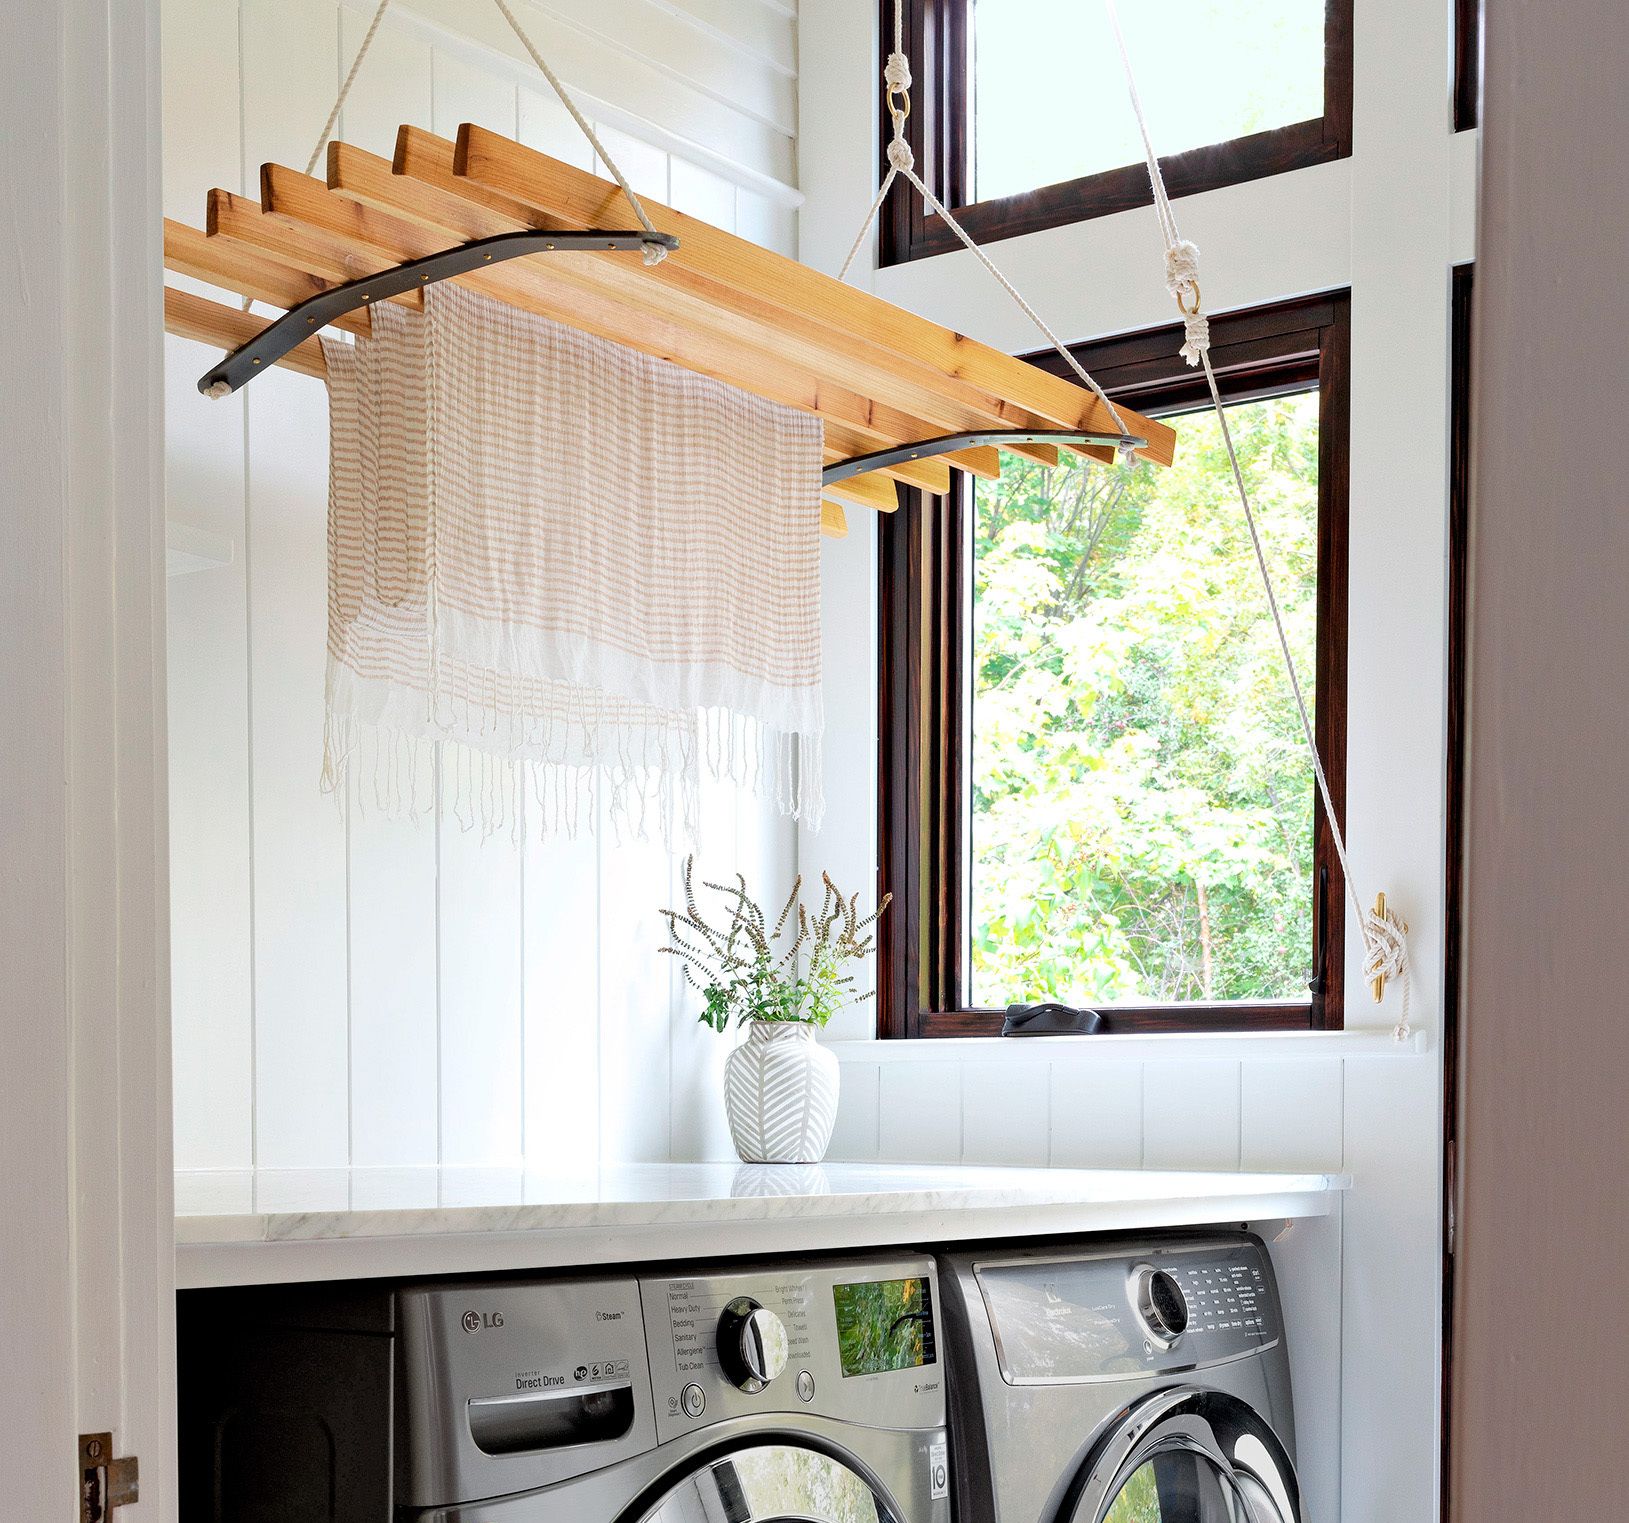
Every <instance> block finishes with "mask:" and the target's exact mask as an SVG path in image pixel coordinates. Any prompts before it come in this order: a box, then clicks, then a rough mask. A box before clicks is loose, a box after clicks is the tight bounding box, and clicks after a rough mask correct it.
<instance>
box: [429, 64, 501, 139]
mask: <svg viewBox="0 0 1629 1523" xmlns="http://www.w3.org/2000/svg"><path fill="white" fill-rule="evenodd" d="M434 77H435V101H434V108H433V111H434V115H433V118H432V120H431V124H430V125H431V128H432V129H433V130H434V131H435V132H437V133H439V134H440V135H441V136H442V137H447V138H450V137H456V136H457V134H458V128H459V126H460V124H462V123H464V122H474V123H476V124H477V125H478V126H481V127H489V128H491V129H492V131H494V132H501V133H503V134H504V136H506V137H513V136H514V135H515V130H516V123H515V91H516V88H517V87H516V85H515V82H514V81H513V80H512V79H508V78H505V77H504V76H502V75H498V74H493V73H492V72H490V71H489V70H486V69H482V68H481V67H480V66H479V65H478V64H476V63H475V62H473V61H472V60H471V59H470V58H468V57H467V56H466V55H465V54H463V53H462V52H456V51H454V50H452V49H449V48H437V49H436V50H435V69H434Z"/></svg>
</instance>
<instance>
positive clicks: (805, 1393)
mask: <svg viewBox="0 0 1629 1523" xmlns="http://www.w3.org/2000/svg"><path fill="white" fill-rule="evenodd" d="M798 1400H799V1401H813V1400H814V1376H813V1375H811V1374H810V1373H809V1372H808V1371H807V1370H799V1371H798Z"/></svg>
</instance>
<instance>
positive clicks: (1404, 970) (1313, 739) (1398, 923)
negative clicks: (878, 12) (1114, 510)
mask: <svg viewBox="0 0 1629 1523" xmlns="http://www.w3.org/2000/svg"><path fill="white" fill-rule="evenodd" d="M1104 4H1105V6H1107V8H1108V13H1109V24H1110V25H1111V26H1112V27H1113V29H1114V40H1115V43H1116V44H1117V46H1118V47H1119V49H1120V63H1121V66H1122V67H1123V68H1124V70H1125V76H1126V88H1127V90H1128V91H1129V93H1130V96H1131V109H1132V111H1133V112H1134V113H1135V114H1136V117H1137V130H1138V132H1139V133H1140V134H1141V135H1142V140H1143V151H1144V153H1145V154H1146V156H1147V160H1148V180H1149V184H1150V186H1151V187H1152V189H1153V192H1154V211H1155V215H1156V216H1157V218H1158V219H1159V226H1160V236H1161V238H1162V239H1163V241H1164V243H1165V283H1166V288H1167V289H1168V290H1169V291H1170V293H1171V295H1172V296H1173V297H1174V298H1175V299H1176V303H1177V308H1178V310H1179V311H1180V312H1181V313H1182V317H1183V323H1184V328H1185V334H1184V342H1183V345H1182V349H1181V353H1182V356H1183V358H1184V359H1186V360H1187V362H1188V363H1189V364H1190V365H1202V366H1203V367H1204V371H1205V382H1206V385H1207V386H1208V387H1209V388H1210V398H1211V403H1212V405H1213V406H1214V407H1215V409H1216V417H1217V421H1218V422H1219V423H1220V424H1221V426H1222V442H1223V443H1224V444H1225V445H1226V446H1227V458H1228V463H1229V464H1230V465H1231V466H1232V469H1233V482H1234V485H1235V486H1237V487H1238V489H1239V503H1240V506H1241V507H1243V509H1244V521H1245V524H1246V526H1247V527H1248V528H1249V530H1250V544H1251V547H1252V549H1253V550H1254V551H1255V556H1256V566H1257V569H1258V570H1259V571H1260V572H1261V585H1262V589H1263V590H1264V591H1265V593H1266V595H1267V607H1268V610H1269V612H1271V614H1272V616H1273V628H1274V629H1275V630H1276V631H1277V633H1278V648H1279V650H1280V651H1281V652H1282V653H1283V656H1284V670H1285V672H1286V673H1287V674H1288V676H1289V679H1290V689H1291V691H1292V692H1293V693H1294V694H1295V707H1296V710H1297V711H1298V713H1299V714H1300V716H1301V733H1302V735H1303V737H1304V738H1305V740H1306V743H1307V751H1308V753H1309V754H1310V755H1311V757H1312V770H1313V773H1314V775H1315V776H1316V778H1317V781H1318V793H1319V796H1320V797H1321V798H1322V799H1323V805H1324V818H1325V819H1326V820H1327V821H1328V824H1329V835H1330V839H1331V840H1332V841H1333V842H1334V843H1335V855H1336V856H1337V857H1338V858H1339V859H1340V864H1341V876H1342V878H1343V879H1344V881H1345V883H1346V893H1347V897H1348V898H1349V899H1350V900H1351V902H1352V908H1353V909H1354V910H1356V912H1357V917H1358V926H1359V928H1360V930H1361V932H1362V935H1363V947H1364V958H1363V976H1364V977H1365V978H1366V979H1369V980H1371V981H1372V980H1374V979H1376V978H1386V979H1388V980H1389V979H1393V978H1401V979H1402V982H1403V1009H1402V1018H1401V1019H1400V1020H1399V1022H1398V1025H1397V1036H1398V1039H1399V1040H1402V1039H1404V1038H1406V1037H1407V1036H1408V1034H1409V1020H1408V1016H1409V983H1410V980H1409V960H1408V941H1407V938H1408V923H1407V922H1406V921H1404V920H1403V919H1402V918H1401V917H1400V916H1399V915H1397V914H1396V913H1395V912H1394V911H1393V910H1391V909H1390V908H1387V909H1386V910H1385V911H1384V912H1377V911H1376V910H1367V909H1365V908H1364V907H1363V898H1362V896H1361V895H1360V894H1359V893H1358V891H1357V886H1356V884H1355V883H1354V882H1353V877H1352V867H1351V863H1350V861H1349V860H1348V858H1347V854H1346V836H1345V834H1344V832H1343V831H1342V830H1341V826H1340V820H1339V818H1338V817H1337V815H1336V813H1335V801H1334V799H1333V797H1332V796H1331V795H1330V791H1329V778H1328V776H1327V774H1326V773H1325V771H1324V763H1323V758H1322V756H1320V755H1319V752H1318V741H1317V736H1316V734H1315V732H1314V730H1313V727H1312V713H1311V711H1310V709H1309V708H1308V707H1307V700H1306V694H1305V692H1304V691H1303V689H1302V686H1301V677H1300V673H1299V672H1298V671H1297V669H1296V665H1295V657H1294V655H1293V654H1292V653H1291V651H1290V640H1289V635H1288V634H1287V633H1286V632H1285V629H1284V616H1283V614H1282V612H1281V611H1280V609H1279V606H1278V595H1277V593H1276V591H1275V590H1274V587H1273V577H1272V572H1271V571H1270V570H1269V569H1268V565H1267V552H1266V549H1265V547H1264V546H1263V544H1262V538H1261V530H1260V527H1259V526H1258V525H1257V523H1256V514H1255V509H1254V507H1253V506H1252V505H1251V502H1250V493H1249V490H1248V489H1247V488H1246V487H1245V484H1244V471H1243V469H1242V468H1241V466H1240V465H1239V454H1238V450H1237V449H1236V448H1235V447H1234V444H1233V430H1232V429H1231V428H1230V427H1229V426H1228V421H1227V413H1226V411H1225V410H1224V408H1223V406H1222V392H1221V387H1220V386H1218V385H1217V382H1216V372H1215V370H1214V369H1213V368H1212V367H1211V363H1210V322H1209V320H1208V319H1207V318H1206V317H1205V316H1204V315H1203V314H1202V313H1201V312H1200V310H1199V305H1200V292H1199V250H1198V249H1197V248H1196V247H1195V246H1194V245H1193V244H1192V243H1189V242H1188V240H1187V239H1186V238H1184V237H1183V236H1182V233H1181V231H1180V229H1179V228H1178V227H1177V220H1176V213H1175V212H1174V211H1173V210H1172V208H1171V198H1170V197H1169V196H1168V195H1167V194H1166V190H1165V177H1164V175H1163V174H1161V173H1160V165H1159V157H1158V155H1157V154H1155V152H1154V144H1153V139H1152V138H1151V137H1150V135H1149V131H1148V119H1147V117H1146V116H1145V115H1144V112H1143V105H1142V100H1141V98H1140V97H1139V96H1138V93H1137V77H1136V73H1135V71H1134V70H1133V69H1132V67H1131V55H1130V53H1129V52H1128V51H1127V49H1126V39H1125V33H1124V32H1123V31H1122V30H1121V27H1120V15H1119V11H1118V10H1117V8H1116V6H1115V0H1104Z"/></svg>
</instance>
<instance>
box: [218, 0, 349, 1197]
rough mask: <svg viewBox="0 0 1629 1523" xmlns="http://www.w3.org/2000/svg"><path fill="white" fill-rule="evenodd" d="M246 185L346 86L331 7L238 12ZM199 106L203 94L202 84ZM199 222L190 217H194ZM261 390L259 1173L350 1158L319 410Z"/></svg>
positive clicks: (251, 408) (253, 495)
mask: <svg viewBox="0 0 1629 1523" xmlns="http://www.w3.org/2000/svg"><path fill="white" fill-rule="evenodd" d="M240 28H241V32H240V36H241V45H242V52H241V57H242V103H241V104H242V120H243V123H244V136H243V144H242V151H243V162H244V172H243V178H244V183H245V186H246V188H248V189H250V190H251V192H253V190H254V189H255V184H256V182H255V179H254V171H255V168H256V166H258V165H259V164H260V163H261V162H262V161H263V160H269V159H270V160H277V161H280V162H283V163H292V164H296V165H300V164H304V163H305V160H306V157H307V155H309V153H310V151H311V144H312V143H313V141H314V140H315V138H316V135H317V133H318V131H319V130H320V129H321V127H322V123H323V120H324V118H325V117H326V116H327V114H328V109H329V107H330V106H331V105H332V103H333V99H334V94H335V91H336V90H337V88H338V85H339V15H338V12H337V10H336V9H335V7H334V6H333V4H332V3H331V0H243V3H242V5H241V7H240ZM200 83H201V84H202V85H203V86H204V87H205V88H209V87H212V85H213V82H212V81H209V82H200ZM192 215H193V217H196V216H197V215H198V214H197V213H196V212H194V213H192ZM301 379H302V378H301V377H299V376H294V375H281V374H271V375H265V376H262V377H260V378H259V379H258V381H257V382H256V385H255V387H254V389H253V390H252V391H250V392H247V393H246V394H245V395H246V406H247V409H248V452H247V461H248V494H247V495H248V534H247V551H246V569H247V576H248V604H249V624H248V627H249V674H248V685H249V695H250V737H251V746H252V752H251V766H252V769H253V770H252V781H253V788H252V806H251V807H252V820H253V850H254V874H253V883H254V969H255V974H254V978H255V998H254V1040H255V1132H256V1139H257V1147H256V1161H257V1162H258V1163H259V1164H261V1165H262V1166H266V1167H304V1166H324V1165H335V1164H343V1163H345V1162H346V1161H347V1159H348V1157H349V1131H350V1117H349V1105H350V1095H349V1077H350V1076H349V1067H348V1063H349V1030H348V1026H349V1009H348V981H349V980H348V973H347V947H346V926H347V906H346V840H345V818H344V813H343V810H342V809H341V808H339V807H338V806H336V803H335V801H334V800H333V799H330V798H324V797H323V796H322V795H321V794H319V792H318V790H317V786H316V777H317V771H318V768H319V767H320V764H321V755H322V706H321V704H320V703H313V702H312V693H313V692H314V691H318V692H320V691H321V684H322V681H323V668H324V664H325V643H326V631H325V627H324V615H323V612H322V610H324V609H325V608H326V605H327V577H328V568H327V554H326V523H327V481H326V476H327V453H328V450H327V446H328V410H327V405H326V398H325V397H324V395H323V393H322V390H321V388H320V387H319V388H312V387H310V386H304V385H301Z"/></svg>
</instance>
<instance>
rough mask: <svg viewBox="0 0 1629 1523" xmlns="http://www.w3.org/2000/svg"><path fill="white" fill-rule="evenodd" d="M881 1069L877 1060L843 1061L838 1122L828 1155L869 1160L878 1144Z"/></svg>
mask: <svg viewBox="0 0 1629 1523" xmlns="http://www.w3.org/2000/svg"><path fill="white" fill-rule="evenodd" d="M882 1072H883V1071H882V1069H881V1068H880V1067H879V1066H878V1065H877V1064H875V1063H844V1064H843V1065H842V1066H841V1080H840V1085H839V1089H838V1096H837V1125H836V1126H834V1127H833V1128H832V1134H831V1148H830V1150H829V1151H828V1152H827V1154H826V1156H827V1157H828V1158H831V1159H834V1160H838V1161H841V1162H843V1163H869V1162H871V1161H872V1160H873V1159H875V1158H876V1156H877V1152H878V1146H879V1134H878V1124H879V1120H880V1116H881V1104H882V1094H881V1088H882Z"/></svg>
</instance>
